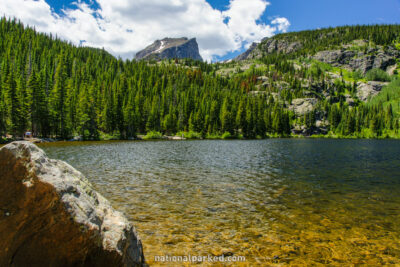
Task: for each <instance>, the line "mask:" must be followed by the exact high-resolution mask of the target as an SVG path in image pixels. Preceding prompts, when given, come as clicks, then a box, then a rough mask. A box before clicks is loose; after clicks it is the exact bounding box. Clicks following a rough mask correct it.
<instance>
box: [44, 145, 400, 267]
mask: <svg viewBox="0 0 400 267" xmlns="http://www.w3.org/2000/svg"><path fill="white" fill-rule="evenodd" d="M41 147H42V148H43V149H44V150H45V151H46V152H47V154H48V155H49V156H50V157H52V158H57V159H62V160H65V161H66V162H68V163H70V164H71V165H72V166H74V167H75V168H76V169H78V170H80V171H81V172H82V173H83V174H84V175H85V176H86V177H87V178H88V179H89V180H90V181H91V182H92V183H93V185H94V186H95V188H96V189H97V190H98V191H99V192H100V193H102V194H103V195H104V196H106V197H107V198H108V199H109V200H110V201H111V202H112V204H113V206H114V207H116V208H117V209H119V210H121V211H123V212H124V213H125V214H126V215H127V216H128V217H129V218H130V220H131V221H132V222H133V223H134V225H135V226H136V228H137V230H138V232H139V235H140V237H141V238H142V241H143V245H144V252H145V257H146V260H147V261H148V262H149V263H150V264H153V263H154V256H156V255H160V256H161V255H187V254H190V255H202V256H203V255H208V254H211V255H216V256H219V255H222V254H224V255H232V254H233V255H236V256H245V257H246V260H247V261H246V263H245V264H243V265H247V266H255V265H260V266H261V265H273V266H274V265H286V264H293V265H320V264H331V265H337V266H341V265H342V266H343V265H349V264H368V265H371V266H379V265H390V264H394V265H399V264H400V142H399V141H396V140H329V139H321V140H314V139H312V140H309V139H299V140H298V139H271V140H257V141H203V140H202V141H158V142H157V141H154V142H151V141H148V142H76V143H71V142H68V143H53V144H45V145H42V146H41ZM235 265H237V264H235Z"/></svg>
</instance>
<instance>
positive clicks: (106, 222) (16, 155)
mask: <svg viewBox="0 0 400 267" xmlns="http://www.w3.org/2000/svg"><path fill="white" fill-rule="evenodd" d="M144 264H145V263H144V256H143V249H142V244H141V241H140V239H139V237H138V235H137V233H136V231H135V228H134V227H133V226H132V225H131V224H130V223H129V222H128V220H127V219H126V218H125V217H124V216H123V215H122V213H120V212H118V211H116V210H114V209H113V208H112V207H111V205H110V203H109V202H108V201H107V200H106V199H105V198H104V197H103V196H101V195H100V194H99V193H97V192H96V191H95V190H94V189H93V187H92V185H91V184H90V183H89V181H88V180H87V179H86V178H85V177H84V176H83V175H82V174H81V173H80V172H78V171H77V170H75V169H74V168H73V167H71V166H70V165H68V164H67V163H65V162H63V161H59V160H53V159H49V158H47V157H46V154H45V153H44V152H43V150H41V149H39V148H38V147H37V146H35V145H34V144H31V143H29V142H13V143H11V144H8V145H6V146H4V147H3V148H1V149H0V266H143V265H144Z"/></svg>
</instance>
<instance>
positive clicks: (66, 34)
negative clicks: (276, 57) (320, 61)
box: [0, 0, 290, 60]
mask: <svg viewBox="0 0 400 267" xmlns="http://www.w3.org/2000/svg"><path fill="white" fill-rule="evenodd" d="M1 2H2V3H1V5H0V15H3V14H5V15H6V16H7V17H16V18H18V19H21V21H22V22H24V23H25V24H29V25H30V26H35V27H36V29H37V30H38V31H40V32H47V33H52V34H57V36H59V37H61V38H63V39H66V40H69V41H71V42H73V43H74V44H79V43H81V41H83V40H84V41H85V42H84V44H85V45H87V46H93V47H104V48H105V49H106V50H108V51H109V52H110V53H112V54H114V55H116V56H121V57H122V58H133V56H134V54H135V53H136V52H137V51H139V50H141V49H143V48H144V47H146V46H147V45H149V44H151V43H152V42H153V41H154V40H156V39H162V38H164V37H182V36H186V37H189V38H192V37H196V38H197V41H198V43H199V48H200V53H201V55H202V56H203V58H204V59H206V60H211V59H212V58H213V57H215V56H223V55H225V54H226V53H228V52H232V51H236V50H238V49H240V48H241V47H243V46H247V45H248V44H249V43H251V42H253V41H259V40H260V39H262V38H263V37H266V36H272V35H273V34H275V33H277V32H284V31H286V30H287V29H288V27H289V26H290V23H289V21H288V20H287V19H286V18H276V19H274V20H273V21H272V22H271V25H266V24H264V23H258V22H257V21H258V20H259V19H260V17H261V16H262V15H263V14H264V12H265V11H266V8H267V6H268V5H269V3H268V2H266V1H265V0H230V3H229V6H228V10H226V11H223V12H221V11H219V10H217V9H213V8H212V7H211V5H209V4H208V3H207V2H206V0H186V1H184V0H168V1H167V0H113V1H110V0H97V3H98V4H99V6H100V9H98V10H94V9H92V8H90V7H89V6H88V5H87V4H85V3H83V2H81V1H78V2H76V3H75V5H76V9H66V10H63V14H61V15H59V14H55V13H54V12H52V9H51V7H50V6H49V5H48V4H47V3H46V2H45V1H44V0H38V1H34V0H1ZM226 21H228V22H227V23H224V22H226Z"/></svg>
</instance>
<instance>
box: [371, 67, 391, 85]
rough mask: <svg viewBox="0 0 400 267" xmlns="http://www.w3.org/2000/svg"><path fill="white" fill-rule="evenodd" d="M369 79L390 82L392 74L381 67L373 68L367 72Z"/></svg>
mask: <svg viewBox="0 0 400 267" xmlns="http://www.w3.org/2000/svg"><path fill="white" fill-rule="evenodd" d="M365 78H366V79H367V80H368V81H380V82H390V76H389V74H387V72H386V71H383V70H381V69H372V70H370V71H368V72H367V74H365Z"/></svg>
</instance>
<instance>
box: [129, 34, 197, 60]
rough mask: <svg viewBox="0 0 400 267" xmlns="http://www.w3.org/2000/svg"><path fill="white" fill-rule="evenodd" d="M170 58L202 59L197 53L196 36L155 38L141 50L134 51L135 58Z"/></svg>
mask: <svg viewBox="0 0 400 267" xmlns="http://www.w3.org/2000/svg"><path fill="white" fill-rule="evenodd" d="M171 58H192V59H196V60H203V59H202V57H201V56H200V53H199V46H198V44H197V41H196V38H192V39H188V38H187V37H181V38H168V37H166V38H164V39H162V40H156V41H155V42H154V43H153V44H151V45H149V46H148V47H146V48H145V49H143V50H142V51H139V52H138V53H136V59H137V60H149V59H156V60H163V59H171Z"/></svg>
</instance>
